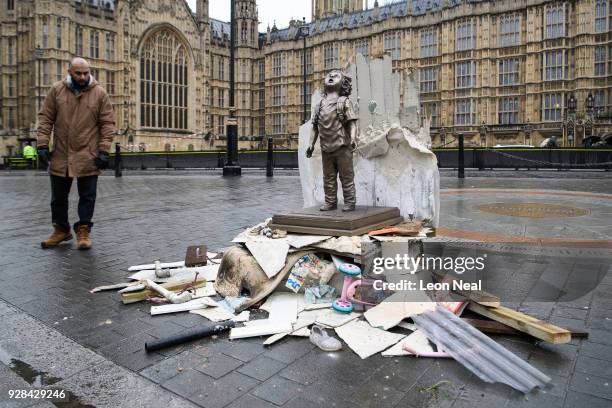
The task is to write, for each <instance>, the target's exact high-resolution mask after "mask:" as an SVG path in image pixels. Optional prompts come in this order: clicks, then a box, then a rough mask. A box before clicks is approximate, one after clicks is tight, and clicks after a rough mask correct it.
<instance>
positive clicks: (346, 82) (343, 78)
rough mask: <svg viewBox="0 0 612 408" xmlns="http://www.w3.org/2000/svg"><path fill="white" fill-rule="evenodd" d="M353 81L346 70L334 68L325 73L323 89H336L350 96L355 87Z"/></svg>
mask: <svg viewBox="0 0 612 408" xmlns="http://www.w3.org/2000/svg"><path fill="white" fill-rule="evenodd" d="M351 81H352V80H351V78H350V77H349V76H347V75H346V74H344V72H342V71H340V70H338V69H334V70H333V71H329V72H328V73H327V75H325V79H324V80H323V89H325V93H328V92H332V91H336V92H338V94H339V95H340V96H349V95H350V94H351V90H352V89H353V86H352V84H351Z"/></svg>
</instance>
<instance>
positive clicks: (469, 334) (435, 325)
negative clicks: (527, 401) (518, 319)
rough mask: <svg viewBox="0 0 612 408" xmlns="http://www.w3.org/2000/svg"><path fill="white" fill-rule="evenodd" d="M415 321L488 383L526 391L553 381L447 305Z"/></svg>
mask: <svg viewBox="0 0 612 408" xmlns="http://www.w3.org/2000/svg"><path fill="white" fill-rule="evenodd" d="M412 320H413V321H414V322H415V323H416V325H417V326H418V327H419V329H421V330H423V332H425V334H426V335H427V338H428V339H429V340H431V341H433V342H434V343H435V344H436V345H437V346H438V350H440V349H442V350H444V351H446V352H447V353H449V354H450V355H451V356H453V358H454V359H455V360H457V361H458V362H460V363H461V364H463V365H464V366H465V367H466V368H467V369H468V370H470V371H471V372H473V373H474V374H476V375H477V376H478V377H480V378H481V379H482V380H484V381H486V382H490V383H493V382H500V383H504V384H507V385H509V386H511V387H513V388H515V389H517V390H519V391H521V392H523V393H525V394H526V393H528V392H530V391H531V390H533V389H534V388H536V387H540V388H541V387H543V386H544V385H546V384H547V383H548V382H550V378H549V377H548V376H547V375H545V374H544V373H542V372H541V371H539V370H538V369H536V368H535V367H533V366H532V365H530V364H528V363H527V362H525V361H523V360H522V359H521V358H519V357H518V356H516V355H515V354H513V353H512V352H510V351H509V350H508V349H506V348H505V347H503V346H501V345H500V344H498V343H497V342H495V341H494V340H492V339H491V338H490V337H488V336H486V335H484V334H483V333H482V332H480V331H479V330H477V329H475V328H474V327H472V326H471V325H469V324H468V323H466V322H464V321H462V320H461V319H460V318H458V317H457V316H455V315H454V314H452V313H451V312H449V311H448V310H447V309H445V308H442V307H439V306H438V307H437V308H436V310H435V311H431V312H426V313H423V314H420V315H415V316H412Z"/></svg>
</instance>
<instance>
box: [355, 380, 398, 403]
mask: <svg viewBox="0 0 612 408" xmlns="http://www.w3.org/2000/svg"><path fill="white" fill-rule="evenodd" d="M405 395H406V394H405V393H404V392H402V391H399V390H397V389H395V388H393V387H391V386H389V385H385V384H384V383H383V382H381V381H377V380H372V381H368V382H367V383H366V384H363V385H361V386H359V388H358V389H357V392H356V393H355V394H353V395H352V396H351V401H353V403H354V406H357V407H364V408H369V407H374V406H376V407H378V408H383V407H394V406H395V405H397V404H398V403H399V402H400V401H401V400H402V399H403V398H404V396H405Z"/></svg>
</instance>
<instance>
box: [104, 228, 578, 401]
mask: <svg viewBox="0 0 612 408" xmlns="http://www.w3.org/2000/svg"><path fill="white" fill-rule="evenodd" d="M269 224H270V220H267V221H266V222H264V223H261V224H259V225H256V226H255V227H252V228H248V229H247V230H245V231H244V232H242V233H241V234H239V235H238V236H237V237H236V238H234V240H233V243H234V246H232V247H230V248H229V249H227V250H225V251H224V252H223V253H213V252H207V251H206V248H205V247H204V246H202V247H190V248H189V250H188V254H187V257H186V261H184V262H183V261H181V262H174V263H160V262H155V263H153V264H148V265H137V266H131V267H130V268H129V271H130V272H131V273H132V274H131V275H129V276H128V279H129V280H130V282H128V283H122V284H118V285H111V286H106V287H99V288H96V289H93V290H92V292H98V291H102V290H111V289H120V290H119V292H120V294H121V300H122V302H123V303H124V304H128V303H134V302H141V301H148V302H150V303H151V308H150V313H151V315H160V314H166V313H179V312H188V313H193V314H197V315H200V316H202V318H203V322H206V323H207V324H204V325H203V328H202V329H198V330H196V331H193V332H189V333H183V334H181V335H179V336H178V337H176V336H175V337H174V338H172V339H163V340H161V341H159V342H156V343H155V344H147V350H154V349H158V348H160V347H165V346H168V345H174V344H178V343H181V342H184V341H188V340H191V339H195V338H201V337H203V336H207V335H211V334H213V333H219V332H222V331H227V330H229V338H230V339H241V338H246V337H258V336H266V337H265V338H262V343H263V345H264V346H271V345H273V344H274V343H276V342H277V341H279V340H281V339H283V338H285V337H287V336H305V337H308V336H310V335H311V328H312V327H313V326H315V327H317V330H319V331H318V333H320V329H319V328H324V329H329V330H333V331H335V333H336V335H337V336H338V337H339V338H340V339H342V340H343V342H344V343H345V344H346V345H347V346H348V347H349V348H350V349H351V350H352V351H353V352H355V353H356V354H358V355H359V356H360V357H361V358H362V359H365V358H368V357H370V356H372V355H374V354H377V353H381V354H382V356H385V357H390V356H394V357H396V356H412V357H450V358H453V359H455V360H457V361H458V362H460V363H461V364H463V365H464V366H465V367H466V368H467V369H469V370H471V371H472V372H474V373H475V374H476V375H478V376H479V377H480V378H481V379H482V380H484V381H487V382H502V383H505V384H508V385H510V386H512V387H514V388H515V389H518V390H520V391H522V392H525V393H527V392H530V391H531V390H532V389H534V388H536V387H543V386H544V385H545V384H547V383H548V382H549V381H550V378H549V377H547V376H546V375H545V374H543V373H541V372H540V371H538V370H537V369H535V368H534V367H532V366H530V365H529V364H527V363H526V362H524V361H523V360H521V359H520V358H519V357H517V356H516V355H514V354H513V353H511V352H510V351H508V350H507V349H505V348H504V347H502V346H501V345H499V344H498V343H496V342H495V341H493V340H492V339H491V338H489V337H488V336H486V335H485V334H483V333H487V332H492V333H504V334H509V335H516V334H527V335H529V336H532V337H534V338H536V339H539V340H543V341H547V342H551V343H567V342H569V341H570V340H571V338H572V335H574V336H581V335H582V336H584V335H585V333H580V332H574V333H572V332H571V331H568V330H565V329H563V328H560V327H557V326H554V325H551V324H548V323H546V322H542V321H540V320H538V319H535V318H533V317H531V316H528V315H525V314H523V313H520V312H518V311H514V310H511V309H508V308H505V307H503V306H501V305H500V301H499V298H497V297H496V296H494V295H491V294H489V293H486V292H482V291H476V290H472V291H469V292H462V293H458V294H455V295H461V296H460V297H459V298H458V300H457V298H456V297H455V298H453V299H452V300H451V299H450V298H441V297H439V296H438V295H439V294H433V295H432V294H431V293H427V292H425V291H419V292H417V293H416V294H415V293H411V294H410V297H407V296H406V294H405V293H403V292H393V291H388V290H387V291H381V290H375V289H374V286H373V282H374V281H375V279H368V277H367V276H363V277H362V276H361V275H355V276H350V275H349V274H344V273H340V270H342V269H343V268H346V266H343V265H352V266H353V267H356V269H357V270H359V269H360V268H363V269H365V268H367V264H368V262H369V261H368V260H367V259H365V258H364V254H365V253H367V252H368V251H367V248H368V247H374V248H376V247H377V246H379V245H380V242H388V241H393V242H399V243H404V244H405V245H406V247H407V248H408V247H410V245H417V246H418V245H419V244H420V243H421V241H422V240H423V238H425V237H426V235H427V234H428V233H429V232H430V230H429V229H428V228H425V227H423V226H422V225H421V224H420V223H418V222H406V223H400V224H398V225H395V226H389V227H386V228H382V229H379V230H378V231H371V232H370V233H368V234H364V235H361V236H322V235H309V234H293V233H287V232H286V231H282V230H275V229H272V228H270V227H269ZM364 275H365V274H364ZM376 278H377V279H379V277H376ZM415 296H416V297H415ZM338 298H341V299H342V300H343V301H344V302H348V305H349V306H350V307H349V310H342V308H339V307H337V304H336V305H334V301H336V302H337V299H338ZM253 310H257V313H254V314H252V313H251V311H253ZM339 310H342V311H339ZM466 310H467V311H469V312H470V313H472V314H473V315H479V316H480V318H461V317H460V316H461V314H462V313H463V312H464V311H466ZM261 311H265V312H261Z"/></svg>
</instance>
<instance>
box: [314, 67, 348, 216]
mask: <svg viewBox="0 0 612 408" xmlns="http://www.w3.org/2000/svg"><path fill="white" fill-rule="evenodd" d="M323 87H324V94H323V99H322V100H321V102H319V103H318V104H317V105H316V106H315V108H314V112H313V115H312V133H311V135H310V146H309V147H308V149H307V150H306V157H308V158H310V157H312V152H313V151H314V146H315V143H316V142H317V138H319V137H320V138H321V142H320V143H321V156H322V161H323V186H324V191H325V204H324V205H323V206H321V208H320V210H321V211H331V210H335V209H336V208H337V207H338V197H337V195H338V174H340V182H341V183H342V195H343V197H344V206H343V207H342V211H353V210H355V204H356V201H357V198H356V195H355V182H354V178H355V173H354V171H353V151H354V150H355V147H356V145H357V119H358V117H357V114H356V113H355V110H354V109H353V104H352V102H351V101H350V99H349V98H348V96H349V95H350V94H351V78H350V77H348V76H346V75H345V74H344V73H343V72H342V71H339V70H334V71H331V72H329V73H328V74H327V75H326V76H325V80H324V83H323Z"/></svg>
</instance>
